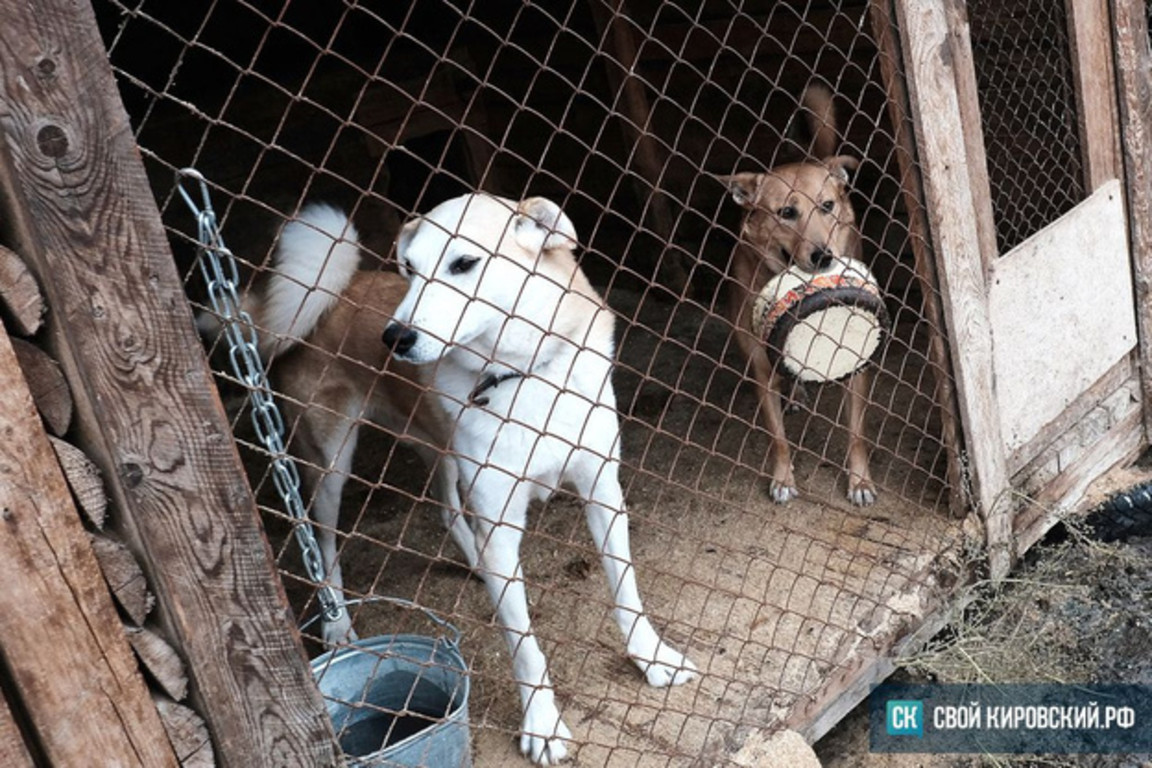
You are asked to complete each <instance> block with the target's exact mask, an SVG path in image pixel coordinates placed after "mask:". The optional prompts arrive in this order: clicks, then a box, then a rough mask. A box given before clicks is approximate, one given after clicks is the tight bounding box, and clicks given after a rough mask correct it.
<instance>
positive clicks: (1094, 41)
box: [1064, 0, 1120, 193]
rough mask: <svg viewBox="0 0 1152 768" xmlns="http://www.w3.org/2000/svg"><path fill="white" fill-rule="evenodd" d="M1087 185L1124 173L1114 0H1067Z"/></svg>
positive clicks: (1081, 150)
mask: <svg viewBox="0 0 1152 768" xmlns="http://www.w3.org/2000/svg"><path fill="white" fill-rule="evenodd" d="M1064 6H1065V8H1066V10H1067V14H1068V40H1069V42H1070V44H1071V47H1072V72H1073V75H1074V77H1075V78H1076V82H1075V89H1076V112H1077V116H1078V118H1079V119H1078V123H1079V131H1080V154H1081V157H1083V158H1084V185H1085V186H1086V187H1087V189H1088V192H1089V193H1092V192H1094V191H1095V190H1096V188H1097V187H1099V186H1100V185H1101V184H1103V183H1104V182H1106V181H1111V180H1112V179H1115V178H1117V177H1118V176H1119V175H1120V147H1119V138H1120V137H1119V135H1118V134H1117V132H1116V125H1117V116H1116V80H1115V77H1114V74H1113V67H1112V37H1111V36H1112V24H1111V22H1110V19H1109V16H1108V0H1065V3H1064Z"/></svg>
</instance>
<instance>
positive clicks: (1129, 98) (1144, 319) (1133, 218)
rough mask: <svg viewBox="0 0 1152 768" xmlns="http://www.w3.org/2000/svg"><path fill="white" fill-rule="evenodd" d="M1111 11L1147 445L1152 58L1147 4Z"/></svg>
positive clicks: (1127, 3) (1150, 422) (1151, 397)
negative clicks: (1146, 12) (1113, 27)
mask: <svg viewBox="0 0 1152 768" xmlns="http://www.w3.org/2000/svg"><path fill="white" fill-rule="evenodd" d="M1111 10H1112V23H1113V24H1114V25H1115V33H1114V36H1113V40H1114V42H1115V49H1114V53H1115V58H1116V79H1117V81H1118V87H1119V93H1120V133H1121V136H1122V137H1123V141H1122V142H1121V146H1122V147H1123V160H1124V198H1125V201H1126V202H1127V204H1128V233H1129V237H1130V241H1129V246H1130V248H1131V250H1132V271H1133V273H1134V275H1135V283H1136V323H1137V326H1138V327H1139V330H1140V369H1141V371H1142V374H1141V380H1142V382H1143V387H1144V397H1143V400H1144V427H1145V433H1146V438H1145V439H1146V440H1147V439H1149V438H1152V52H1150V51H1149V46H1148V19H1147V16H1146V15H1145V5H1144V3H1143V2H1142V1H1141V0H1112V2H1111Z"/></svg>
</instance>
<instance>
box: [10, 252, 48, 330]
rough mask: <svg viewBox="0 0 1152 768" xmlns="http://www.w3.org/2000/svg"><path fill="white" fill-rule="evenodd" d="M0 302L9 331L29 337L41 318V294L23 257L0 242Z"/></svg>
mask: <svg viewBox="0 0 1152 768" xmlns="http://www.w3.org/2000/svg"><path fill="white" fill-rule="evenodd" d="M0 305H3V308H4V309H5V310H6V314H5V319H6V320H8V321H10V322H11V323H12V331H13V332H15V333H17V334H19V335H21V336H33V335H35V334H36V331H38V330H40V324H41V322H43V319H44V309H45V305H44V297H43V296H42V295H41V293H40V286H38V285H37V284H36V278H35V277H33V276H32V273H31V272H30V271H28V266H27V265H26V264H25V263H24V260H23V259H21V258H20V257H19V256H17V255H16V254H15V253H13V252H12V251H10V250H8V249H7V248H5V247H4V246H2V245H0Z"/></svg>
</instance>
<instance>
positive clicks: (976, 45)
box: [968, 0, 1087, 253]
mask: <svg viewBox="0 0 1152 768" xmlns="http://www.w3.org/2000/svg"><path fill="white" fill-rule="evenodd" d="M968 16H969V22H970V25H971V30H972V53H973V59H974V63H975V68H976V77H977V91H978V94H979V98H980V109H981V116H982V121H981V122H982V127H983V130H984V146H985V152H986V153H987V156H988V182H989V187H990V191H991V194H992V209H993V214H994V216H995V221H996V244H997V250H998V251H999V252H1000V253H1005V252H1007V251H1009V250H1011V249H1012V248H1013V247H1015V246H1017V245H1019V244H1020V243H1022V242H1024V240H1026V239H1027V238H1029V237H1031V236H1032V235H1034V234H1036V233H1037V232H1039V231H1040V230H1041V229H1043V228H1044V227H1045V226H1046V225H1048V224H1051V223H1052V222H1053V221H1055V220H1056V219H1058V218H1059V217H1060V216H1061V215H1063V214H1065V213H1067V212H1068V211H1070V210H1072V208H1073V207H1074V206H1075V205H1076V204H1077V203H1078V202H1080V201H1081V200H1083V199H1084V198H1085V197H1086V195H1087V192H1086V190H1085V184H1084V165H1083V159H1082V156H1081V148H1080V134H1079V129H1078V126H1077V119H1078V117H1077V114H1078V113H1077V109H1076V92H1075V89H1074V85H1073V84H1074V79H1073V77H1072V59H1071V48H1070V45H1069V36H1068V18H1067V12H1066V9H1065V7H1064V6H1063V5H1061V4H1059V3H1044V2H1035V1H1034V0H1020V1H1018V2H1016V1H1014V2H1008V3H1002V2H997V1H996V0H970V1H969V2H968Z"/></svg>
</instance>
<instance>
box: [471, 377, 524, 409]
mask: <svg viewBox="0 0 1152 768" xmlns="http://www.w3.org/2000/svg"><path fill="white" fill-rule="evenodd" d="M523 376H524V374H522V373H519V372H517V371H508V372H507V373H501V374H500V375H496V374H495V373H490V374H488V375H487V376H485V377H484V378H482V379H480V383H479V384H477V385H476V388H475V389H473V390H472V393H471V394H470V395H468V403H469V405H488V396H487V395H485V394H484V393H485V392H487V391H488V390H490V389H496V387H498V386H500V385H501V384H502V383H504V382H505V381H508V380H509V379H519V378H522V377H523Z"/></svg>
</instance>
